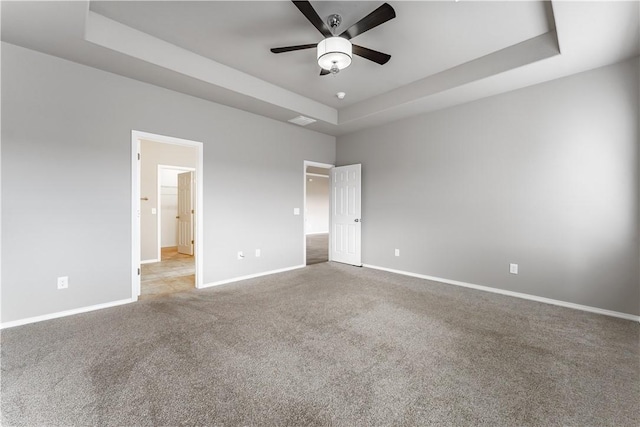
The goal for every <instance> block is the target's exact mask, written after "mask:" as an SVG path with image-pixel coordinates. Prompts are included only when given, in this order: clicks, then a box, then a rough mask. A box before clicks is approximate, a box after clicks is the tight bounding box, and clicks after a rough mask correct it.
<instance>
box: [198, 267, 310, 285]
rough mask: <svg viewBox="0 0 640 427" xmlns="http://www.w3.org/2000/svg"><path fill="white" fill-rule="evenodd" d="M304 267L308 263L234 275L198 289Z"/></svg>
mask: <svg viewBox="0 0 640 427" xmlns="http://www.w3.org/2000/svg"><path fill="white" fill-rule="evenodd" d="M304 267H306V265H304V264H301V265H295V266H293V267H286V268H280V269H278V270H271V271H265V272H262V273H255V274H249V275H247V276H240V277H234V278H232V279H225V280H220V281H218V282H212V283H206V284H204V285H200V287H199V288H198V289H204V288H210V287H212V286H220V285H226V284H227V283H233V282H240V281H242V280H247V279H255V278H256V277H262V276H268V275H270V274H276V273H284V272H285V271H291V270H297V269H299V268H304Z"/></svg>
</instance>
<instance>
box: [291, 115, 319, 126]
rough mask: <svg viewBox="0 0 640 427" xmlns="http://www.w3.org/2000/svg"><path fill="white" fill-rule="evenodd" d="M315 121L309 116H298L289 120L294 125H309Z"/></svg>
mask: <svg viewBox="0 0 640 427" xmlns="http://www.w3.org/2000/svg"><path fill="white" fill-rule="evenodd" d="M315 121H316V120H315V119H310V118H309V117H305V116H298V117H296V118H295V119H291V120H289V122H291V123H293V124H294V125H300V126H306V125H310V124H311V123H314V122H315Z"/></svg>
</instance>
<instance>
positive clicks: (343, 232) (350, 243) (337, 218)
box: [330, 165, 362, 266]
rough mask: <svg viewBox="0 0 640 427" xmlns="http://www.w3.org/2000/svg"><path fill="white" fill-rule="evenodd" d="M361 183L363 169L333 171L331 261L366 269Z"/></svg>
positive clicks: (342, 167) (349, 167) (352, 168)
mask: <svg viewBox="0 0 640 427" xmlns="http://www.w3.org/2000/svg"><path fill="white" fill-rule="evenodd" d="M360 181H361V165H349V166H340V167H337V168H333V169H332V170H331V200H332V205H331V206H332V210H331V251H330V252H331V253H330V255H331V261H337V262H342V263H345V264H351V265H357V266H361V265H362V256H361V253H360V228H361V224H362V222H361V220H362V218H360Z"/></svg>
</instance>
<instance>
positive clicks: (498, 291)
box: [362, 264, 640, 322]
mask: <svg viewBox="0 0 640 427" xmlns="http://www.w3.org/2000/svg"><path fill="white" fill-rule="evenodd" d="M362 266H363V267H367V268H372V269H374V270H382V271H388V272H390V273H396V274H402V275H403V276H411V277H417V278H418V279H426V280H432V281H434V282H441V283H446V284H448V285H455V286H463V287H465V288H471V289H477V290H479V291H485V292H492V293H494V294H501V295H508V296H510V297H516V298H522V299H527V300H531V301H537V302H543V303H546V304H553V305H558V306H560V307H567V308H573V309H575V310H582V311H588V312H591V313H597V314H604V315H605V316H612V317H619V318H621V319H627V320H633V321H635V322H640V316H636V315H633V314H628V313H621V312H619V311H612V310H605V309H604V308H598V307H591V306H588V305H581V304H574V303H572V302H566V301H560V300H556V299H551V298H545V297H539V296H536V295H529V294H523V293H521V292H513V291H507V290H504V289H498V288H492V287H489V286H482V285H475V284H473V283H467V282H460V281H457V280H449V279H443V278H441V277H434V276H427V275H425V274H418V273H411V272H408V271H402V270H394V269H392V268H385V267H379V266H377V265H370V264H363V265H362Z"/></svg>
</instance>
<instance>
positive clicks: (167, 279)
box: [131, 131, 203, 299]
mask: <svg viewBox="0 0 640 427" xmlns="http://www.w3.org/2000/svg"><path fill="white" fill-rule="evenodd" d="M202 153H203V150H202V143H199V142H196V141H188V140H183V139H179V138H173V137H167V136H163V135H155V134H149V133H143V132H137V131H133V132H132V194H133V198H132V205H133V207H134V208H133V215H132V260H133V272H132V289H131V292H132V297H133V298H134V299H137V298H138V297H140V298H149V297H153V296H159V295H166V294H170V293H175V292H181V291H186V290H190V289H193V288H194V287H195V288H198V287H200V285H201V280H202V263H201V256H200V255H201V248H202V246H201V244H200V243H201V241H202V238H201V236H202V185H201V183H202Z"/></svg>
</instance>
